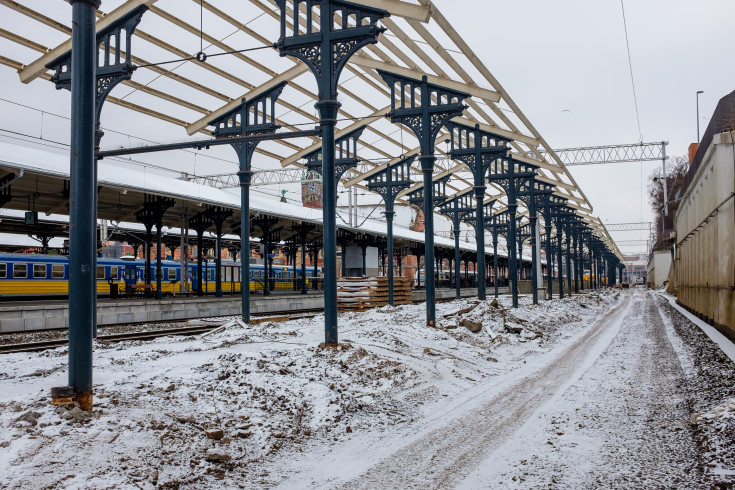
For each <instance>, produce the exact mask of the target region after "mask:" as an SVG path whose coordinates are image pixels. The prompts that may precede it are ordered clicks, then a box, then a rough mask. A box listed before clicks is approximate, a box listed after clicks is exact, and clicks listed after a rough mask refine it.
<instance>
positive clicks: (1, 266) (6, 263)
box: [0, 253, 321, 298]
mask: <svg viewBox="0 0 735 490" xmlns="http://www.w3.org/2000/svg"><path fill="white" fill-rule="evenodd" d="M203 268H204V271H203V272H204V274H203V280H202V285H201V289H202V292H204V293H213V292H214V291H215V269H216V264H215V262H214V261H213V260H210V261H207V262H205V263H204V264H203ZM161 269H162V272H163V277H162V278H161V290H162V291H163V292H164V293H166V294H172V293H177V292H178V291H179V290H180V283H181V281H182V274H181V263H179V262H175V261H172V260H164V261H162V262H161ZM240 270H241V267H240V263H239V262H234V261H224V260H223V261H222V262H221V271H222V291H223V292H225V293H239V292H240ZM144 272H145V261H144V260H143V259H133V258H132V257H129V258H128V257H123V258H119V259H109V258H98V259H97V294H98V295H99V296H108V295H110V294H111V289H113V288H114V287H115V286H117V291H118V294H126V293H128V294H132V293H135V292H146V291H148V292H150V291H155V290H156V262H155V260H152V261H151V271H150V277H151V283H152V284H151V288H146V286H145V284H144V277H145V274H144ZM187 272H188V273H187V274H184V280H186V281H187V282H188V285H189V287H188V290H189V291H199V289H200V285H199V275H198V274H197V264H196V262H194V263H190V264H189V267H188V271H187ZM320 273H321V268H319V269H317V271H316V274H317V276H318V275H319V274H320ZM306 282H307V286H308V287H310V288H312V287H316V286H317V284H320V281H319V279H318V278H317V279H316V280H315V278H314V268H313V267H307V268H306ZM266 285H268V286H269V289H270V290H293V289H300V288H301V269H300V268H296V269H295V270H294V267H292V266H283V265H273V275H272V276H271V277H270V278H268V277H267V274H266V273H265V271H264V268H263V265H262V264H250V290H251V291H263V290H264V289H265V287H266ZM68 295H69V257H67V256H65V255H42V254H14V253H0V298H23V297H48V296H68Z"/></svg>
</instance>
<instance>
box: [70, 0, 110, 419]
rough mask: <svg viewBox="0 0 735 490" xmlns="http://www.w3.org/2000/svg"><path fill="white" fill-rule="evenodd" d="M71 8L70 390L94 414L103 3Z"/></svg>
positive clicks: (94, 0)
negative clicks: (97, 135)
mask: <svg viewBox="0 0 735 490" xmlns="http://www.w3.org/2000/svg"><path fill="white" fill-rule="evenodd" d="M69 3H70V4H71V6H72V53H73V55H74V56H73V57H72V74H71V76H72V83H71V147H70V156H71V158H70V186H69V224H70V227H69V289H70V291H73V292H74V294H70V295H69V385H70V386H71V387H72V388H73V390H74V400H75V401H76V402H77V403H79V406H80V408H81V409H82V410H84V411H90V410H92V405H93V390H92V337H93V335H94V330H95V325H96V322H97V318H96V311H95V303H96V296H97V291H96V288H95V286H96V282H95V278H96V270H97V257H96V252H97V250H96V246H97V233H96V232H97V216H96V212H95V211H96V209H97V206H96V202H95V196H96V188H97V183H96V182H95V174H96V172H95V165H94V145H95V109H96V95H97V83H96V65H97V42H96V39H95V37H96V33H95V26H96V24H95V21H96V9H97V8H99V6H100V4H101V3H102V2H101V1H100V0H70V1H69Z"/></svg>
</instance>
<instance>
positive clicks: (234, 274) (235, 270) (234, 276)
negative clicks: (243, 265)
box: [232, 267, 240, 282]
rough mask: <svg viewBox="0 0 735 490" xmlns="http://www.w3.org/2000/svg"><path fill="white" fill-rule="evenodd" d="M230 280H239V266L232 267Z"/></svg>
mask: <svg viewBox="0 0 735 490" xmlns="http://www.w3.org/2000/svg"><path fill="white" fill-rule="evenodd" d="M232 282H240V268H239V267H233V268H232Z"/></svg>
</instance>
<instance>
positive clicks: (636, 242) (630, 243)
mask: <svg viewBox="0 0 735 490" xmlns="http://www.w3.org/2000/svg"><path fill="white" fill-rule="evenodd" d="M650 243H651V242H650V241H649V240H615V245H617V246H618V247H633V246H640V245H646V246H648V245H649V244H650Z"/></svg>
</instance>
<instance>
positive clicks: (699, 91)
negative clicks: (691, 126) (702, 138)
mask: <svg viewBox="0 0 735 490" xmlns="http://www.w3.org/2000/svg"><path fill="white" fill-rule="evenodd" d="M703 93H704V91H703V90H698V91H697V144H699V94H703Z"/></svg>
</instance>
